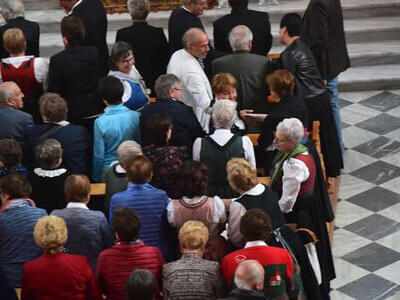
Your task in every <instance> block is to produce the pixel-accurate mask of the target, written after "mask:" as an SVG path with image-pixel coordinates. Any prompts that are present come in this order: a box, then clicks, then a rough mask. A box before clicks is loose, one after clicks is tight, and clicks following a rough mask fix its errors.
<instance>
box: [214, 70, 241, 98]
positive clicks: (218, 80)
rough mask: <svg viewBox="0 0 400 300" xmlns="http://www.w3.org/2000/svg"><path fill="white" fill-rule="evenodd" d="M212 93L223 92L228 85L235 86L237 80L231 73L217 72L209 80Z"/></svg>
mask: <svg viewBox="0 0 400 300" xmlns="http://www.w3.org/2000/svg"><path fill="white" fill-rule="evenodd" d="M211 85H212V90H213V92H214V94H215V95H216V94H220V93H223V92H224V91H225V90H226V89H227V88H228V87H233V88H235V89H236V88H237V80H236V78H235V77H233V75H232V74H231V73H218V74H216V75H215V76H214V77H213V79H212V82H211Z"/></svg>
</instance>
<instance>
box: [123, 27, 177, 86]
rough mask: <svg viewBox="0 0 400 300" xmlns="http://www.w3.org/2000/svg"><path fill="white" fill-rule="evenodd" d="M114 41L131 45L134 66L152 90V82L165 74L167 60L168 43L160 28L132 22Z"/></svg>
mask: <svg viewBox="0 0 400 300" xmlns="http://www.w3.org/2000/svg"><path fill="white" fill-rule="evenodd" d="M116 41H117V42H118V41H124V42H127V43H128V44H130V45H131V47H132V49H133V53H134V55H135V66H136V68H137V69H138V71H139V72H140V74H141V75H142V76H143V79H144V81H145V82H146V86H147V87H148V88H150V89H151V90H152V91H153V90H154V82H155V81H156V79H157V78H158V76H160V75H161V74H165V73H166V70H167V64H168V59H169V49H168V42H167V39H166V37H165V35H164V31H163V29H162V28H157V27H153V26H150V25H148V24H147V23H146V22H134V23H133V24H132V26H129V27H125V28H122V29H120V30H118V31H117V38H116Z"/></svg>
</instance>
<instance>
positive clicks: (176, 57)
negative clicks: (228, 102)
mask: <svg viewBox="0 0 400 300" xmlns="http://www.w3.org/2000/svg"><path fill="white" fill-rule="evenodd" d="M182 42H183V45H184V49H181V50H178V51H176V52H175V53H174V54H173V55H172V57H171V59H170V61H169V64H168V68H167V73H172V74H174V75H176V76H177V77H178V78H179V79H180V80H181V82H182V94H181V101H182V102H183V103H185V104H187V105H189V106H191V107H192V109H193V112H194V113H195V115H196V117H197V119H198V120H199V122H200V124H201V126H202V128H203V130H204V131H205V132H208V130H209V123H210V116H209V115H208V114H207V113H206V112H205V110H206V109H207V108H208V107H209V106H210V103H211V99H212V97H213V95H212V90H211V86H210V82H209V81H208V78H207V75H206V73H205V72H204V70H203V67H202V65H201V62H200V61H199V60H202V59H204V58H205V57H206V55H207V53H208V51H209V50H210V46H209V41H208V37H207V35H206V34H205V32H204V31H203V30H201V29H198V28H191V29H189V30H188V31H187V32H186V33H185V34H184V36H183V38H182Z"/></svg>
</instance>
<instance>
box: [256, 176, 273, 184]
mask: <svg viewBox="0 0 400 300" xmlns="http://www.w3.org/2000/svg"><path fill="white" fill-rule="evenodd" d="M257 178H258V182H259V183H264V184H265V185H269V184H270V182H271V178H270V177H257Z"/></svg>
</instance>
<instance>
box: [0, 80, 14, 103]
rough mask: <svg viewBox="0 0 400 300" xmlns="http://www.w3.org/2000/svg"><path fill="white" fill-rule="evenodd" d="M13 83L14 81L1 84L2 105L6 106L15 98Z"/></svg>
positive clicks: (0, 100)
mask: <svg viewBox="0 0 400 300" xmlns="http://www.w3.org/2000/svg"><path fill="white" fill-rule="evenodd" d="M12 83H13V81H5V82H3V83H2V84H0V104H4V103H6V101H7V100H10V99H13V98H14V91H13V89H12Z"/></svg>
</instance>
